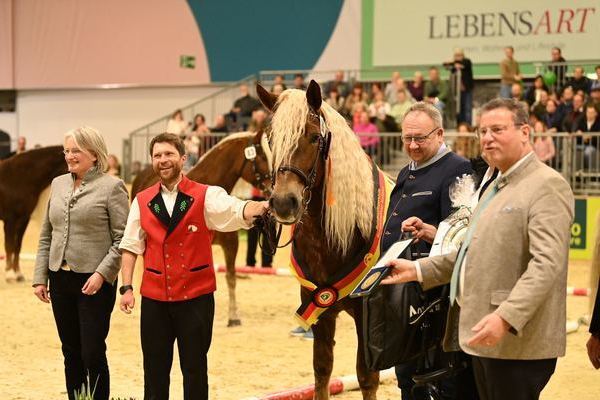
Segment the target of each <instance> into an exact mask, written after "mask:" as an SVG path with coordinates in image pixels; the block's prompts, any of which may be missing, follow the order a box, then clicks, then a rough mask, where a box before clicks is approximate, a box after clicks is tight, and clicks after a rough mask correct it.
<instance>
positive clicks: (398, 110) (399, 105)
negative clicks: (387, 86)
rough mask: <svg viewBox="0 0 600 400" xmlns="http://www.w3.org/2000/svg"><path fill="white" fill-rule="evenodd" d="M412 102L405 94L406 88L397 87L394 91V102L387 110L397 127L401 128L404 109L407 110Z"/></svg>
mask: <svg viewBox="0 0 600 400" xmlns="http://www.w3.org/2000/svg"><path fill="white" fill-rule="evenodd" d="M412 104H413V102H412V101H411V100H410V99H409V98H408V96H407V95H406V89H398V92H397V93H396V102H395V103H394V105H393V106H392V108H391V110H390V112H389V114H390V115H391V116H392V117H393V118H394V120H395V121H396V125H397V127H398V129H402V128H401V127H402V120H403V119H404V114H406V111H408V109H409V108H410V106H412Z"/></svg>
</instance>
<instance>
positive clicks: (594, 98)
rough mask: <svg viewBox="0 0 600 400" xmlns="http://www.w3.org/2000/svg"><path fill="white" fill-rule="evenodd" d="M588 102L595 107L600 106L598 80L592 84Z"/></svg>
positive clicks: (599, 84)
mask: <svg viewBox="0 0 600 400" xmlns="http://www.w3.org/2000/svg"><path fill="white" fill-rule="evenodd" d="M590 103H592V104H594V105H595V106H596V107H600V81H595V82H594V83H593V84H592V90H591V91H590Z"/></svg>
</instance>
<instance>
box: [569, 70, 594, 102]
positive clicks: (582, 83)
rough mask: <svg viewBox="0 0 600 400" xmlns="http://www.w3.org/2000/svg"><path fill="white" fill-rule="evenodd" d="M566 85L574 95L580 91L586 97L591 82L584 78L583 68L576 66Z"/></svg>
mask: <svg viewBox="0 0 600 400" xmlns="http://www.w3.org/2000/svg"><path fill="white" fill-rule="evenodd" d="M566 85H567V86H571V87H572V88H573V91H574V92H575V93H577V92H579V91H580V90H581V91H583V93H585V94H586V95H589V94H590V89H591V88H592V81H591V80H590V79H589V78H588V77H587V76H585V73H584V70H583V67H581V66H577V67H575V69H574V70H573V77H572V78H571V79H569V80H568V81H567V83H566Z"/></svg>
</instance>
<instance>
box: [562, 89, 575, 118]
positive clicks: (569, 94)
mask: <svg viewBox="0 0 600 400" xmlns="http://www.w3.org/2000/svg"><path fill="white" fill-rule="evenodd" d="M574 95H575V94H574V93H573V88H572V87H571V86H567V87H565V88H564V89H563V90H562V91H561V93H560V101H559V103H558V112H559V113H560V114H562V115H567V114H568V113H570V112H571V111H573V96H574Z"/></svg>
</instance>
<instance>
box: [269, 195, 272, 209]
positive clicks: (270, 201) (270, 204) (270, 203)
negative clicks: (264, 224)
mask: <svg viewBox="0 0 600 400" xmlns="http://www.w3.org/2000/svg"><path fill="white" fill-rule="evenodd" d="M269 208H273V197H271V198H270V199H269Z"/></svg>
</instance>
